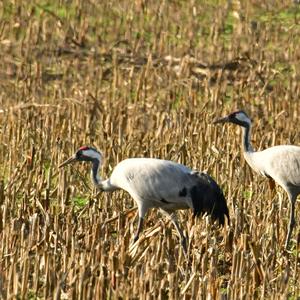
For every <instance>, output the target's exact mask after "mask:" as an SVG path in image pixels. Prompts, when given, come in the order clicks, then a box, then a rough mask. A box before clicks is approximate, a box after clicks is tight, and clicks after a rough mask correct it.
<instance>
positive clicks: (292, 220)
mask: <svg viewBox="0 0 300 300" xmlns="http://www.w3.org/2000/svg"><path fill="white" fill-rule="evenodd" d="M289 198H290V200H291V208H290V222H289V229H288V234H287V237H286V241H285V248H286V249H287V248H288V247H289V243H290V239H291V235H292V231H293V228H294V226H295V224H296V221H295V203H296V199H297V196H296V197H294V196H291V197H289Z"/></svg>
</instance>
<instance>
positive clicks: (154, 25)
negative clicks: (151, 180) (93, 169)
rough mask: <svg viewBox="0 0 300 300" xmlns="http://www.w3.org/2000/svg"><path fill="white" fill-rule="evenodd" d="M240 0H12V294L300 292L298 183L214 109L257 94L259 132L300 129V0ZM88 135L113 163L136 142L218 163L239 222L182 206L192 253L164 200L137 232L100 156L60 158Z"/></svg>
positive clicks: (140, 151) (281, 138) (5, 83)
mask: <svg viewBox="0 0 300 300" xmlns="http://www.w3.org/2000/svg"><path fill="white" fill-rule="evenodd" d="M227 2H229V1H221V0H220V1H190V2H189V4H188V3H186V2H185V1H166V2H165V1H143V0H139V1H93V0H91V1H84V0H82V1H81V0H78V1H75V0H74V1H58V0H56V1H49V2H47V1H38V0H36V1H33V0H32V1H27V2H26V1H18V0H14V1H13V0H11V1H8V0H4V1H3V2H2V3H1V4H0V8H1V11H0V14H1V18H0V56H1V61H0V85H1V88H0V103H1V111H0V122H1V124H0V128H1V134H0V139H1V143H0V161H1V167H0V170H1V173H0V175H1V180H0V205H1V210H0V221H1V222H0V239H1V241H0V259H1V264H0V298H6V299H50V298H55V299H60V298H61V299H66V298H70V299H71V298H73V299H157V298H159V299H167V298H170V299H253V298H261V299H296V297H297V296H299V295H300V290H299V281H300V278H299V274H300V262H299V259H300V254H299V240H300V227H299V222H298V224H297V226H296V228H295V230H294V233H293V241H292V251H291V253H285V252H284V249H283V246H284V239H285V236H286V232H287V222H288V209H289V203H288V200H287V197H286V195H285V193H284V192H283V191H282V190H281V189H280V188H277V191H276V193H272V192H271V191H270V190H269V188H268V184H267V181H266V180H265V179H263V178H261V177H258V176H257V175H254V174H253V173H252V171H251V170H250V169H249V167H248V166H246V164H245V161H244V160H243V158H242V156H241V151H240V150H241V149H240V145H241V137H240V132H239V130H238V129H236V128H235V127H231V126H224V127H218V126H215V127H214V126H212V125H211V121H212V119H213V118H214V117H216V116H220V115H222V114H224V113H226V112H230V111H232V110H233V109H236V108H243V109H245V110H246V111H247V112H248V113H249V114H250V115H251V116H252V117H253V119H254V122H255V127H254V132H253V143H254V144H255V146H256V148H259V149H262V148H265V147H268V146H271V145H274V144H285V143H287V144H288V143H293V144H300V143H299V138H300V137H299V129H298V126H297V125H296V124H298V123H299V115H300V104H299V103H300V102H299V101H300V86H299V78H300V64H299V58H300V48H299V42H300V38H299V37H300V35H299V34H300V25H299V24H298V18H299V22H300V9H299V8H298V7H297V6H295V5H294V6H293V5H292V4H291V1H287V0H286V1H285V0H283V1H277V4H274V3H273V4H272V6H271V5H269V4H268V3H269V1H248V2H247V1H245V3H244V1H231V2H232V4H231V5H229V4H228V3H227ZM273 2H275V1H273ZM47 3H48V4H47ZM100 3H102V4H100ZM246 3H247V4H246ZM84 144H89V145H94V146H96V147H97V148H99V149H101V150H102V151H103V152H104V154H105V157H106V160H105V162H104V166H103V174H105V175H106V174H107V175H108V174H109V172H110V171H111V169H112V168H113V166H115V165H116V164H117V163H118V162H119V161H120V160H122V159H124V158H127V157H134V156H137V157H142V156H146V157H159V158H164V159H172V160H174V161H178V162H182V163H184V164H187V165H189V166H191V167H192V168H194V169H198V170H208V172H209V173H210V174H211V175H213V176H214V177H215V178H216V180H217V181H218V182H219V184H220V185H221V186H222V187H223V189H224V192H225V195H226V198H227V202H228V206H229V208H230V215H231V219H232V224H231V226H230V228H229V227H225V228H224V229H218V228H215V226H212V225H211V224H210V222H209V220H208V219H207V218H203V219H198V220H193V218H192V216H191V213H188V212H182V213H180V219H181V221H182V223H183V225H184V228H185V230H186V232H187V234H188V235H189V238H190V245H189V257H188V259H185V258H184V256H183V253H182V250H181V248H180V246H179V243H178V237H177V235H176V233H175V231H174V229H173V227H172V226H171V224H170V222H169V221H168V220H165V219H162V218H161V216H160V215H159V213H158V212H157V211H152V212H151V213H150V214H149V215H148V217H147V222H146V230H145V231H144V233H143V235H142V237H141V239H140V241H139V243H138V247H137V245H132V237H133V232H134V229H135V227H136V213H135V210H134V209H132V208H133V207H134V206H135V204H134V202H133V200H132V199H131V198H130V197H129V196H128V195H127V194H126V193H124V192H116V193H113V194H101V193H99V194H96V192H95V191H94V190H93V189H92V186H91V184H90V181H89V176H88V167H87V166H86V165H80V166H79V165H77V166H76V167H71V168H66V169H65V170H62V171H59V170H58V168H57V166H58V164H59V163H60V162H62V160H63V159H65V158H66V157H67V156H68V155H70V154H71V153H73V151H74V150H75V149H76V148H78V147H79V146H82V145H84ZM299 213H300V212H299V205H297V215H298V218H297V219H298V220H299Z"/></svg>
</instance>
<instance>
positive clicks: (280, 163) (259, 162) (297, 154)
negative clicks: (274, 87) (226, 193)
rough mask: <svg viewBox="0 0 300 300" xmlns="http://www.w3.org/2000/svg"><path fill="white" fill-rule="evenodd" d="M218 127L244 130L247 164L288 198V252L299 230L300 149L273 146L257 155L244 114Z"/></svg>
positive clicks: (232, 116)
mask: <svg viewBox="0 0 300 300" xmlns="http://www.w3.org/2000/svg"><path fill="white" fill-rule="evenodd" d="M213 123H214V124H216V123H233V124H236V125H239V126H241V127H242V128H243V153H244V157H245V160H246V161H247V163H248V164H249V165H250V167H251V168H252V169H253V170H254V171H255V172H257V173H260V174H261V175H263V176H265V177H268V178H270V179H273V180H274V181H275V182H277V183H278V184H279V185H280V186H281V187H282V188H283V189H284V190H285V191H286V193H287V194H288V197H289V200H290V205H291V207H290V219H289V226H288V233H287V236H286V241H285V248H288V246H289V242H290V239H291V235H292V231H293V228H294V226H295V203H296V200H297V196H298V195H299V194H300V147H298V146H293V145H279V146H273V147H270V148H268V149H265V150H262V151H254V150H253V148H252V146H251V142H250V133H251V119H250V118H249V116H248V115H247V114H246V113H245V112H244V111H242V110H240V111H235V112H233V113H231V114H229V115H227V116H225V117H222V118H218V119H216V120H214V122H213Z"/></svg>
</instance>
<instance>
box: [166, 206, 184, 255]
mask: <svg viewBox="0 0 300 300" xmlns="http://www.w3.org/2000/svg"><path fill="white" fill-rule="evenodd" d="M161 211H162V213H164V214H165V215H167V216H168V217H169V218H170V219H171V221H172V223H173V225H174V227H175V229H176V231H177V233H178V234H179V236H180V240H181V246H182V249H183V252H184V255H185V256H187V239H186V237H185V236H184V234H183V231H182V229H181V228H180V226H179V223H178V219H177V216H176V214H175V212H168V211H166V210H164V209H161Z"/></svg>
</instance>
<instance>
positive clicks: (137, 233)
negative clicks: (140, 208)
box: [133, 216, 144, 243]
mask: <svg viewBox="0 0 300 300" xmlns="http://www.w3.org/2000/svg"><path fill="white" fill-rule="evenodd" d="M143 223H144V219H143V218H141V217H140V216H139V223H138V227H137V231H136V233H135V235H134V238H133V242H134V243H135V242H136V241H137V240H138V239H139V235H140V233H141V232H142V230H143Z"/></svg>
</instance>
